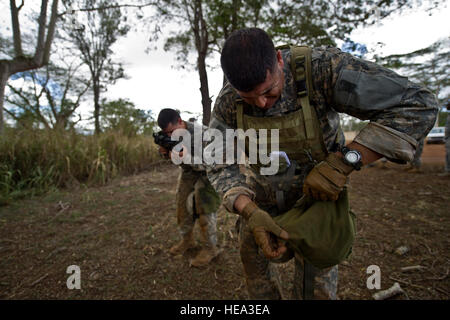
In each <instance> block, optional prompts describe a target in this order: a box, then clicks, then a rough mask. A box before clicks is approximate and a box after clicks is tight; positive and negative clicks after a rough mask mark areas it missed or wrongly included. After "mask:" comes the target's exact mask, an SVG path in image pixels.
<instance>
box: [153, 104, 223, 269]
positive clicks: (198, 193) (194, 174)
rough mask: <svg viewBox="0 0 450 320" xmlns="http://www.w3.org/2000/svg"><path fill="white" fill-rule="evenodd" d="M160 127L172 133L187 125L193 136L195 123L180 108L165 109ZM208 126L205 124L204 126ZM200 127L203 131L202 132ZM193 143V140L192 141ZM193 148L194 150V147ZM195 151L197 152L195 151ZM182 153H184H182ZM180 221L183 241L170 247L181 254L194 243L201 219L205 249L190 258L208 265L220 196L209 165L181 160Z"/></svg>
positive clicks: (213, 248)
mask: <svg viewBox="0 0 450 320" xmlns="http://www.w3.org/2000/svg"><path fill="white" fill-rule="evenodd" d="M158 125H159V127H160V128H161V129H162V130H163V131H164V132H165V133H166V134H167V135H169V136H171V135H172V132H173V131H175V130H176V129H186V130H187V131H189V133H190V134H191V139H192V141H193V140H194V125H196V124H194V123H193V122H186V121H183V120H182V119H181V118H180V115H179V114H178V112H177V111H175V110H173V109H163V110H161V112H160V114H159V116H158ZM204 129H206V127H202V128H201V130H204ZM201 130H200V132H202V131H201ZM191 146H192V147H193V146H194V145H193V143H191ZM191 152H192V150H191ZM160 153H161V154H168V153H169V152H168V150H166V149H164V148H163V147H160ZM192 154H194V153H193V152H192ZM180 157H182V154H180ZM176 204H177V224H178V228H179V231H180V234H181V237H182V239H181V241H180V242H179V243H177V244H176V245H174V246H173V247H171V248H170V253H171V254H173V255H176V254H182V253H183V252H185V251H186V250H188V249H190V248H193V247H195V239H194V226H195V221H197V220H198V222H199V226H200V231H201V235H202V240H203V248H202V250H201V251H200V252H199V253H198V254H197V255H196V256H195V258H194V259H192V260H191V265H193V266H196V267H200V266H204V265H207V264H208V263H209V262H210V261H211V260H212V259H213V258H215V257H216V256H217V255H218V253H219V250H218V248H217V233H216V220H217V209H218V207H219V204H220V199H219V197H218V195H217V194H216V192H215V191H214V189H213V187H212V186H211V184H210V183H209V181H208V178H207V176H206V168H205V167H204V166H203V165H201V164H192V165H190V164H184V163H182V164H180V175H179V176H178V182H177V191H176Z"/></svg>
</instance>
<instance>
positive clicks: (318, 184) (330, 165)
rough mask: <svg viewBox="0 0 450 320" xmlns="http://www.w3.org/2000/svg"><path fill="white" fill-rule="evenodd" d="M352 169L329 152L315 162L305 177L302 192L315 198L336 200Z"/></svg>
mask: <svg viewBox="0 0 450 320" xmlns="http://www.w3.org/2000/svg"><path fill="white" fill-rule="evenodd" d="M353 170H354V168H353V167H352V166H349V165H347V164H345V163H344V162H343V161H342V159H341V158H339V157H338V156H337V155H336V154H334V153H330V154H329V155H328V156H327V157H326V159H325V160H324V161H322V162H320V163H319V164H317V165H316V166H315V167H314V168H313V169H312V170H311V172H310V173H309V174H308V176H307V177H306V179H305V182H304V184H303V193H304V194H306V195H308V196H311V197H313V198H314V199H316V200H322V201H336V200H337V199H338V198H339V194H340V193H341V191H342V190H343V188H344V186H345V184H346V183H347V176H348V175H349V174H350V173H351V172H352V171H353Z"/></svg>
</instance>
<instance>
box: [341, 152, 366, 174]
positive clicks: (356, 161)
mask: <svg viewBox="0 0 450 320" xmlns="http://www.w3.org/2000/svg"><path fill="white" fill-rule="evenodd" d="M341 152H342V154H343V155H344V157H343V158H342V160H343V161H344V163H345V164H348V165H349V166H352V167H353V168H355V170H359V169H361V166H362V161H361V158H362V157H361V153H360V152H359V151H358V150H351V149H349V148H347V147H342V148H341Z"/></svg>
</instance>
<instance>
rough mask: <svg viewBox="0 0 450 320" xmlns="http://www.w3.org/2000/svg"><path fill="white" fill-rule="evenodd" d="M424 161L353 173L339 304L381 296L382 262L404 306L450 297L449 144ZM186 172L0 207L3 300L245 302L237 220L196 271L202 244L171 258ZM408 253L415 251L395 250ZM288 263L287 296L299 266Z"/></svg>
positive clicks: (223, 222) (230, 219)
mask: <svg viewBox="0 0 450 320" xmlns="http://www.w3.org/2000/svg"><path fill="white" fill-rule="evenodd" d="M422 161H423V166H422V172H416V173H413V172H407V171H405V166H400V165H395V164H392V163H382V162H378V163H377V164H376V165H375V166H372V167H368V168H364V169H363V170H362V171H360V172H354V173H353V174H352V178H351V185H350V200H351V206H352V209H353V211H354V212H355V213H356V215H357V227H358V232H357V239H356V242H355V245H354V248H353V254H352V256H351V257H350V258H349V259H348V260H347V261H345V262H344V263H342V264H341V265H340V266H339V268H340V269H339V270H340V278H339V290H338V294H339V297H340V299H364V300H371V299H373V298H372V295H373V294H374V293H375V292H377V291H378V290H376V289H374V290H369V289H368V288H367V286H366V281H367V278H368V277H369V276H370V274H367V268H368V267H369V266H371V265H377V266H379V267H380V271H381V289H382V290H383V289H387V288H389V287H391V286H392V285H393V284H394V282H398V283H399V284H400V286H401V287H402V288H403V290H404V291H405V292H406V294H405V295H400V296H397V297H396V298H395V299H407V298H409V299H439V300H447V299H449V292H450V285H449V284H450V282H449V268H450V263H449V262H450V260H449V259H450V255H449V228H450V208H449V205H450V177H448V176H441V175H440V173H442V172H443V167H444V146H443V145H425V149H424V153H423V157H422ZM178 172H179V171H178V168H176V167H175V166H173V165H171V164H169V165H164V166H160V167H157V168H154V169H153V170H151V171H148V172H145V173H142V174H139V175H135V176H130V177H122V178H118V179H116V180H114V181H112V182H111V183H109V184H108V185H106V186H103V187H90V188H87V187H83V186H80V187H78V188H76V189H72V190H60V191H55V192H52V193H50V194H48V195H46V196H43V197H38V198H34V199H28V200H22V201H18V202H16V203H13V204H11V205H9V206H6V207H0V299H247V298H248V297H247V293H246V289H245V284H244V282H243V277H242V265H241V262H240V258H239V250H238V243H237V234H236V232H235V230H234V223H235V221H236V216H235V215H232V214H226V213H224V212H221V213H220V214H219V219H218V231H219V242H220V244H221V247H222V248H223V252H222V254H221V255H220V256H218V257H217V258H216V260H215V261H214V263H212V264H210V265H209V266H207V267H205V268H194V267H191V266H190V265H189V258H191V257H193V256H194V255H195V253H196V252H198V250H199V248H198V247H197V248H196V249H193V250H190V251H188V252H187V253H186V254H185V255H184V256H176V257H172V256H171V255H170V254H169V253H168V248H169V247H170V246H171V245H173V244H175V243H176V242H177V241H178V239H179V236H178V233H177V229H176V219H175V202H174V200H175V185H176V178H177V175H178ZM196 231H198V229H196ZM196 237H197V239H199V238H200V237H199V234H198V233H197V234H196ZM403 246H404V247H407V252H406V253H404V254H403V255H400V254H398V253H396V250H397V249H398V248H400V247H403ZM71 265H77V266H79V267H80V270H81V290H69V289H68V288H67V285H66V281H67V279H68V277H69V276H70V274H68V273H66V271H67V268H68V267H69V266H71ZM405 267H413V268H410V270H402V268H405ZM278 268H279V269H280V271H283V272H282V275H283V281H284V282H283V286H284V289H285V291H286V292H285V294H286V296H287V297H289V293H288V291H289V290H290V283H289V281H288V279H289V277H290V275H291V274H292V262H288V263H285V264H283V265H279V266H278Z"/></svg>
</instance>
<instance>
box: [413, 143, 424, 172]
mask: <svg viewBox="0 0 450 320" xmlns="http://www.w3.org/2000/svg"><path fill="white" fill-rule="evenodd" d="M424 141H425V139H422V140H420V141H419V144H418V145H417V149H416V153H415V154H414V159H413V161H412V162H411V165H412V166H413V167H414V168H420V167H421V166H422V152H423V144H424Z"/></svg>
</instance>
